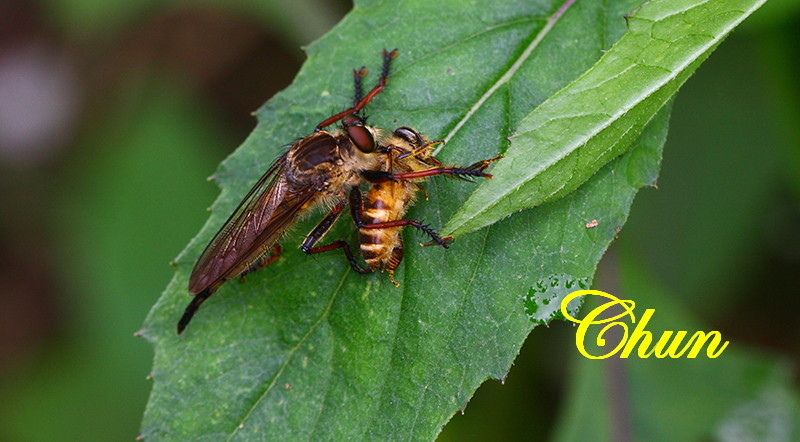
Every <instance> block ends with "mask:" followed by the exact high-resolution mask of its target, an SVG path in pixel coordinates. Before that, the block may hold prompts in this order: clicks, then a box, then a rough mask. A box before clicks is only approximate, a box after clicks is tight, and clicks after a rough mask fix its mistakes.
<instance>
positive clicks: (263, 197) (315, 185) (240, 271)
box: [178, 50, 492, 334]
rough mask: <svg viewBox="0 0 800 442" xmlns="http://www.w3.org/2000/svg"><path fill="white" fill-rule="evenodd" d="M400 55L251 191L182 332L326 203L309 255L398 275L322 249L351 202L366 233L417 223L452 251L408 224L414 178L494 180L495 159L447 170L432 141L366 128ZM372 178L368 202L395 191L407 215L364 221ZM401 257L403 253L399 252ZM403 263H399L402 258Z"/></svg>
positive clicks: (200, 278)
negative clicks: (368, 109) (490, 170)
mask: <svg viewBox="0 0 800 442" xmlns="http://www.w3.org/2000/svg"><path fill="white" fill-rule="evenodd" d="M396 56H397V50H394V51H391V52H389V51H385V50H384V51H383V69H382V71H381V75H380V77H379V79H378V83H377V85H375V87H373V88H372V90H371V91H370V92H369V93H368V94H367V95H365V96H364V95H363V93H362V90H361V81H362V79H363V78H364V76H365V75H366V73H367V70H366V69H365V68H361V69H356V70H354V71H353V78H354V83H355V98H354V100H353V106H352V107H351V108H349V109H347V110H345V111H342V112H339V113H338V114H336V115H333V116H331V117H330V118H328V119H326V120H325V121H323V122H322V123H320V124H319V125H317V127H316V128H315V129H314V132H313V133H312V134H311V135H309V136H307V137H304V138H301V139H299V140H298V141H296V142H295V143H294V144H292V146H291V147H290V148H289V150H288V151H287V152H286V153H284V154H283V155H281V156H280V157H278V159H277V160H276V161H275V163H274V164H273V165H272V166H271V167H270V168H269V170H267V172H266V173H265V174H264V175H263V176H262V177H261V179H259V180H258V182H256V184H255V185H254V186H253V188H252V189H251V190H250V192H248V193H247V195H246V196H245V197H244V199H243V200H242V202H241V203H240V204H239V206H238V207H237V208H236V210H234V212H233V214H232V215H231V216H230V217H229V218H228V220H227V221H226V222H225V224H224V225H223V226H222V228H221V229H220V230H219V232H217V234H216V235H215V236H214V238H213V239H212V240H211V242H210V243H209V244H208V246H206V248H205V250H204V251H203V253H202V254H201V255H200V258H199V259H198V261H197V263H196V264H195V266H194V269H193V270H192V274H191V276H190V278H189V293H190V294H192V295H194V298H193V299H192V300H191V302H189V305H187V306H186V310H185V311H184V313H183V316H182V317H181V319H180V321H179V322H178V333H179V334H180V333H181V332H182V331H183V330H184V329H185V328H186V326H187V325H188V324H189V321H191V319H192V317H193V316H194V314H195V313H196V312H197V309H198V308H199V307H200V304H202V303H203V302H204V301H205V300H206V299H208V298H209V297H210V296H211V295H213V294H214V292H215V291H216V290H217V289H218V288H219V287H220V286H221V285H222V284H224V283H225V282H226V281H228V280H230V279H234V278H237V277H239V276H243V275H245V274H247V273H249V272H251V271H254V270H256V269H258V268H260V267H263V266H265V265H267V264H269V263H271V262H272V261H274V260H275V259H277V257H278V254H279V253H280V250H281V249H280V246H279V245H278V244H277V242H278V240H279V239H280V238H281V237H282V236H283V234H284V233H285V232H286V230H287V229H288V228H289V227H290V226H291V225H292V224H293V223H294V222H295V221H296V220H297V219H298V218H299V217H300V216H301V215H302V214H304V213H307V212H308V211H310V210H312V209H313V208H316V207H318V206H320V205H327V206H328V207H331V209H330V210H329V212H328V214H327V215H326V216H325V217H324V218H323V219H322V221H320V222H319V224H317V226H316V227H314V229H313V230H312V231H311V232H310V233H309V234H308V236H306V238H305V240H304V241H303V243H302V245H301V246H300V249H301V250H302V251H303V252H305V253H307V254H315V253H322V252H326V251H329V250H334V249H342V250H343V252H344V254H345V256H346V257H347V260H348V262H349V264H350V266H351V267H352V268H353V269H354V270H355V271H357V272H358V273H370V272H372V271H374V270H376V269H377V268H380V267H386V268H387V269H389V270H390V271H394V269H395V268H396V267H397V266H396V265H394V264H392V262H394V261H391V260H381V261H377V262H373V263H372V264H370V263H369V261H368V267H367V268H366V269H365V268H362V267H361V266H360V265H359V264H358V261H357V260H356V258H355V256H354V255H353V253H352V251H351V249H350V246H349V245H348V243H347V242H346V241H345V240H344V239H339V240H337V241H334V242H332V243H330V244H326V245H323V246H317V245H316V244H317V243H318V242H319V241H320V240H321V239H322V237H323V236H324V235H325V234H326V233H327V232H328V231H329V230H330V229H331V227H332V226H333V224H334V223H335V222H336V220H337V219H338V218H339V216H340V215H341V214H342V212H343V211H344V208H345V206H346V205H348V203H349V206H350V214H351V216H352V218H353V219H354V220H355V222H356V225H357V226H358V227H359V229H360V230H361V231H367V230H375V231H386V230H387V229H392V228H399V227H402V226H406V225H410V226H413V227H416V228H418V229H420V230H421V231H423V232H425V233H426V234H427V235H428V236H430V237H431V240H432V243H435V244H439V245H441V246H444V247H447V245H448V243H449V238H441V237H439V235H438V234H437V233H436V232H434V231H433V230H432V229H430V228H428V227H427V226H425V225H424V224H422V223H420V222H418V221H414V220H406V219H401V218H402V215H403V214H404V213H405V207H407V206H408V205H409V204H410V201H411V198H412V197H413V195H414V193H415V192H416V190H417V187H416V186H418V184H416V183H412V181H411V180H419V179H421V178H424V177H427V176H431V175H439V174H447V175H453V176H458V177H467V176H483V177H490V175H489V174H487V173H484V172H483V170H484V169H486V167H487V166H488V162H479V163H476V164H474V165H472V166H469V167H466V168H455V167H454V168H446V167H441V166H440V164H439V163H438V161H435V160H433V159H432V157H430V155H429V154H428V153H427V150H425V151H424V152H423V151H420V150H421V149H422V148H423V146H425V147H426V149H427V147H429V145H430V143H428V145H427V146H426V143H427V142H426V141H424V138H422V136H421V135H419V134H418V133H417V132H416V131H413V130H411V129H408V128H399V129H397V130H396V131H395V132H394V134H392V135H391V136H388V137H387V136H386V135H385V134H384V132H383V131H382V130H381V129H378V128H374V127H371V126H367V125H366V123H365V119H364V118H362V117H361V116H359V113H360V111H361V110H362V109H363V108H364V106H366V105H367V103H369V102H370V101H371V100H372V99H373V98H375V96H376V95H378V94H379V93H380V92H381V91H382V90H383V89H384V87H385V86H386V82H387V79H388V76H389V68H390V65H391V62H392V60H393V59H394V58H395V57H396ZM337 122H341V126H340V127H339V128H338V129H336V130H334V131H331V132H329V131H326V130H323V129H324V128H325V127H327V126H330V125H332V124H334V123H337ZM412 133H413V134H415V135H414V136H413V137H412V136H411V135H410V134H412ZM491 161H492V160H489V162H491ZM484 163H485V164H484ZM428 165H434V166H436V167H433V168H431V167H429V166H428ZM365 181H367V182H370V183H372V189H371V190H370V191H369V193H368V196H369V198H368V205H369V201H373V202H375V204H377V201H378V200H382V201H386V200H388V199H389V198H388V197H386V195H388V193H387V192H388V190H386V189H392V188H394V189H395V190H397V191H398V192H404V193H406V194H407V195H406V196H403V197H401V198H400V199H398V202H400V203H399V206H398V207H400V206H402V207H401V209H402V210H400V209H395V210H394V211H393V212H392V215H393V216H392V217H389V218H387V217H384V218H381V217H372V218H369V217H367V216H364V215H363V213H364V212H363V210H364V209H363V208H362V203H361V200H362V193H361V190H360V187H359V186H360V185H361V184H362V183H364V182H365ZM405 183H409V184H405ZM372 208H377V207H372ZM390 218H397V219H390ZM384 219H385V221H384ZM397 235H398V236H397V237H392V238H391V240H392V241H393V243H392V244H394V246H393V247H394V249H396V248H397V247H396V245H397V244H398V241H399V239H397V238H399V233H398V234H397ZM400 249H401V250H402V247H400ZM391 253H392V252H390V254H391ZM393 253H395V256H396V253H397V252H393ZM400 253H402V252H400ZM401 257H402V256H401ZM395 261H396V262H397V263H398V264H399V259H398V258H395Z"/></svg>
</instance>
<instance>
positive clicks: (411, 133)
mask: <svg viewBox="0 0 800 442" xmlns="http://www.w3.org/2000/svg"><path fill="white" fill-rule="evenodd" d="M394 134H395V136H397V137H400V138H402V139H403V140H405V141H408V142H409V143H411V144H415V145H417V146H421V145H423V144H425V141H424V140H423V139H422V136H421V135H420V134H419V132H417V131H415V130H414V129H412V128H410V127H405V126H403V127H398V128H397V129H395V130H394Z"/></svg>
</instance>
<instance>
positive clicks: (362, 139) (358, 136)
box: [342, 115, 377, 153]
mask: <svg viewBox="0 0 800 442" xmlns="http://www.w3.org/2000/svg"><path fill="white" fill-rule="evenodd" d="M342 129H344V131H345V133H346V134H347V137H348V138H350V141H351V142H352V144H353V146H355V147H356V148H357V149H358V150H360V151H361V152H363V153H372V152H375V147H376V146H377V145H376V143H375V133H374V132H375V130H374V129H373V128H371V127H369V126H367V125H366V123H365V121H364V120H363V119H361V118H359V117H358V116H356V115H348V116H346V117H344V118H343V119H342Z"/></svg>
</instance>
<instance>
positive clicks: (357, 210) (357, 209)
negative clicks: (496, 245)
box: [350, 187, 452, 248]
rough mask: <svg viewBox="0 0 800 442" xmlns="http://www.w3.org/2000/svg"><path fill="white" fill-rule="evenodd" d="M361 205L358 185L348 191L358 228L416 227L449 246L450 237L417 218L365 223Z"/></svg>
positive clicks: (352, 212) (437, 242)
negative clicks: (442, 235)
mask: <svg viewBox="0 0 800 442" xmlns="http://www.w3.org/2000/svg"><path fill="white" fill-rule="evenodd" d="M362 210H363V208H362V206H361V190H359V189H358V187H354V188H353V189H352V190H351V191H350V215H351V216H352V217H353V221H354V222H355V223H356V226H358V228H359V229H389V228H392V227H405V226H411V227H414V228H416V229H419V230H421V231H423V232H425V233H426V234H427V235H428V236H430V237H431V239H432V240H433V242H435V243H436V244H438V245H440V246H442V247H444V248H447V247H449V246H450V239H452V238H450V237H444V238H442V237H440V236H439V234H438V233H436V232H435V231H434V230H433V229H431V228H430V227H428V226H427V225H426V224H423V223H421V222H419V221H417V220H413V219H398V220H396V221H386V222H382V223H373V224H367V223H365V222H364V220H363V218H362V213H363V212H362Z"/></svg>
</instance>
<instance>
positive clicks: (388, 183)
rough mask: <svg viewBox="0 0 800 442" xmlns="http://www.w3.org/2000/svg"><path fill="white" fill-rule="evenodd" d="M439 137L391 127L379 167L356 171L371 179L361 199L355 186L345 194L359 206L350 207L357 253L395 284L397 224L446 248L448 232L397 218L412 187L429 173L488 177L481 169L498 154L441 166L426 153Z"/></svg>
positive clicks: (399, 244) (399, 248)
mask: <svg viewBox="0 0 800 442" xmlns="http://www.w3.org/2000/svg"><path fill="white" fill-rule="evenodd" d="M439 143H442V141H433V142H429V141H428V140H427V139H426V138H425V136H423V135H422V134H420V133H419V132H418V131H416V130H414V129H412V128H410V127H399V128H397V129H396V130H395V131H394V133H393V134H392V136H391V137H389V138H388V139H386V140H385V141H384V142H383V145H382V146H381V148H382V149H383V150H385V152H386V155H385V156H384V157H383V158H382V159H381V167H380V168H379V169H377V170H367V171H364V172H362V175H363V176H364V178H365V179H366V180H367V181H369V182H371V183H372V185H371V186H370V188H369V190H368V191H367V193H366V195H365V197H364V198H363V202H362V199H361V192H354V193H351V196H350V207H351V208H353V207H356V208H361V210H359V211H355V212H354V213H353V219H354V220H355V222H356V225H357V226H358V227H359V243H360V249H361V255H362V256H363V257H364V261H365V262H366V263H367V266H368V268H369V269H370V270H376V269H385V270H386V271H387V273H388V274H389V279H390V280H391V281H392V283H393V284H394V285H395V286H399V285H400V284H399V283H398V282H397V281H395V279H394V271H395V269H397V267H398V266H399V265H400V262H401V261H402V260H403V237H402V236H401V233H402V232H401V229H402V227H404V226H412V227H415V228H417V229H419V230H421V231H423V232H425V233H426V234H428V235H429V236H430V237H431V239H432V241H431V242H430V243H428V244H425V245H433V244H438V245H440V246H442V247H445V248H447V247H448V245H449V244H450V242H451V241H452V237H449V236H448V237H439V236H438V235H437V234H436V233H435V232H434V231H433V230H431V229H430V227H428V226H426V225H425V224H422V223H421V222H419V221H415V220H412V219H403V217H404V215H405V213H406V212H407V211H408V209H409V208H410V207H411V206H412V205H413V204H414V200H415V199H416V195H417V193H418V192H420V191H422V192H425V188H424V187H423V182H424V181H425V179H426V178H427V177H429V176H433V175H447V176H451V177H456V178H460V179H464V180H466V181H471V180H469V179H468V178H467V177H475V176H478V177H485V178H491V177H492V176H491V174H488V173H485V172H483V171H484V170H486V168H488V167H489V165H490V164H491V163H492V162H494V161H497V160H499V159H500V158H502V156H497V157H495V158H491V159H488V160H484V161H478V162H477V163H474V164H472V165H470V166H468V167H461V168H459V167H445V166H444V165H442V163H441V162H440V161H439V160H437V159H436V158H434V157H433V156H432V155H431V149H432V148H433V146H435V145H437V144H439ZM426 199H427V193H426ZM376 226H381V227H376Z"/></svg>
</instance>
